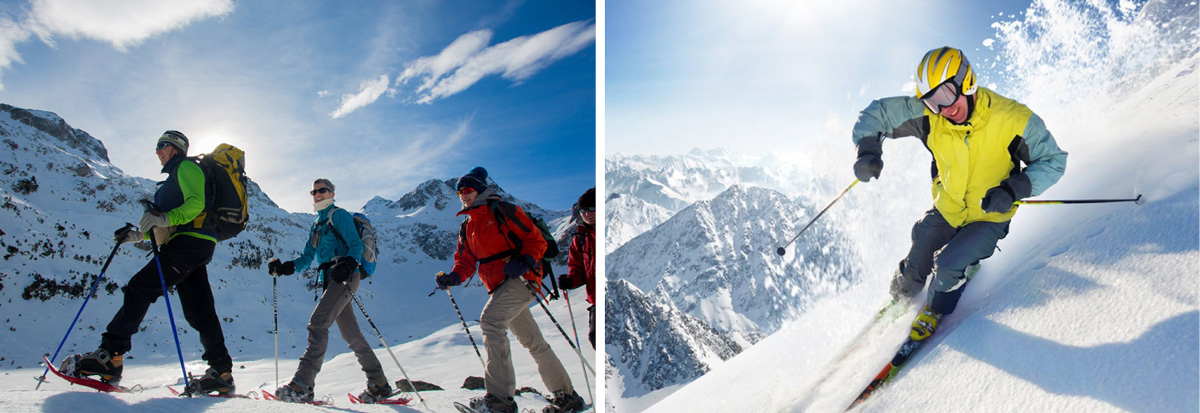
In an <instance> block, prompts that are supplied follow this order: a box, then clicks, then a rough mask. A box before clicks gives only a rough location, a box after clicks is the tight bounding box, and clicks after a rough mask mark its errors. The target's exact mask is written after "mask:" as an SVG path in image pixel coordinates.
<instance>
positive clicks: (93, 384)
mask: <svg viewBox="0 0 1200 413" xmlns="http://www.w3.org/2000/svg"><path fill="white" fill-rule="evenodd" d="M42 361H45V362H46V367H49V368H50V372H52V373H54V375H55V376H58V377H60V378H62V379H63V380H66V381H68V382H70V383H71V384H78V385H80V386H84V387H90V388H93V389H96V390H99V391H102V392H105V393H113V392H116V393H130V392H135V391H141V389H142V386H141V385H135V386H133V387H132V388H129V387H121V386H118V385H114V384H109V383H107V382H104V381H102V380H96V379H92V378H87V377H74V376H68V375H66V374H63V373H62V372H60V371H58V368H57V367H54V363H51V362H50V359H49V358H46V356H42Z"/></svg>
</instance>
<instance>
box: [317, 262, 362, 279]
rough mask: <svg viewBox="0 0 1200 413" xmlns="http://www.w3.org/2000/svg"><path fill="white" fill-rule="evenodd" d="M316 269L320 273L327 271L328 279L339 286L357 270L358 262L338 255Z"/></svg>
mask: <svg viewBox="0 0 1200 413" xmlns="http://www.w3.org/2000/svg"><path fill="white" fill-rule="evenodd" d="M317 269H318V270H321V271H324V270H326V269H329V278H330V279H332V280H333V281H334V282H336V283H338V284H341V283H344V282H346V280H349V279H350V275H352V274H354V272H355V270H357V269H358V260H355V259H354V257H350V256H347V255H340V256H337V257H333V259H332V260H330V261H329V262H327V263H324V264H321V266H320V267H317Z"/></svg>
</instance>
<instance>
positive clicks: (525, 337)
mask: <svg viewBox="0 0 1200 413" xmlns="http://www.w3.org/2000/svg"><path fill="white" fill-rule="evenodd" d="M521 281H522V280H520V279H510V280H507V281H505V282H504V283H503V284H500V287H498V288H496V290H495V291H493V292H492V296H491V298H489V299H488V302H487V305H485V306H484V307H483V314H482V315H480V317H479V325H480V326H479V328H480V329H481V330H483V347H484V348H485V349H487V355H488V360H487V372H486V373H485V375H484V380H483V383H484V386H485V387H486V388H487V392H488V393H489V394H491V395H493V396H496V397H500V398H507V397H513V396H514V395H515V394H516V392H517V380H516V374H515V373H514V372H513V365H512V350H511V349H510V348H509V344H508V331H509V330H512V333H513V335H514V336H517V341H519V342H521V345H522V346H525V348H526V349H528V350H529V354H530V355H532V356H533V360H534V362H536V363H537V365H538V374H540V375H541V376H542V382H543V383H545V384H546V388H547V389H549V390H550V391H552V392H553V391H569V390H572V387H571V378H570V377H568V376H567V370H566V369H564V368H563V365H562V362H560V361H559V360H558V356H555V355H554V352H553V351H551V350H550V344H549V343H546V339H545V338H542V331H541V330H540V329H538V326H537V323H536V322H534V321H533V314H531V313H530V312H529V305H530V304H532V303H533V299H534V297H533V293H531V292H530V291H529V289H528V288H527V287H526V286H525V283H523V282H521Z"/></svg>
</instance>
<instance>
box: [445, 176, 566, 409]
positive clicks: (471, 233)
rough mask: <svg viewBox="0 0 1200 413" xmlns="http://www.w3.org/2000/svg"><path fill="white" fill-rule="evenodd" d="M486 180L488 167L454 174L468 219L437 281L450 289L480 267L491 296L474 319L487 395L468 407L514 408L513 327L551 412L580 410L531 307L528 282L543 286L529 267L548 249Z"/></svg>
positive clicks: (522, 213)
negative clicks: (545, 391) (535, 368)
mask: <svg viewBox="0 0 1200 413" xmlns="http://www.w3.org/2000/svg"><path fill="white" fill-rule="evenodd" d="M486 182H487V170H485V169H483V167H479V166H477V167H475V168H474V169H471V172H469V173H467V174H466V175H463V177H462V178H459V179H458V183H457V185H456V188H457V191H458V197H459V200H461V201H462V204H463V209H462V211H460V212H459V213H458V215H459V216H464V215H465V216H466V217H467V220H466V221H464V222H463V224H462V231H461V232H460V234H459V237H458V250H457V251H456V252H455V253H454V269H453V270H451V271H450V272H449V273H447V274H443V275H439V276H437V278H436V282H437V285H438V288H440V289H447V288H450V287H452V286H455V285H459V284H462V283H463V282H464V281H466V280H467V279H469V278H470V277H471V276H472V275H473V274H475V273H476V272H478V273H479V278H480V279H482V280H483V284H484V285H485V286H486V287H487V289H488V294H490V295H491V297H489V298H488V302H487V304H486V305H484V307H483V314H481V315H480V316H479V328H480V329H481V330H483V347H484V348H485V349H486V350H487V355H488V360H487V370H486V372H485V374H484V378H483V383H484V387H485V388H486V389H487V394H486V395H484V396H483V397H476V398H473V399H472V400H471V401H470V406H471V408H473V409H476V410H479V411H485V412H516V411H517V404H516V402H515V401H513V396H514V395H515V394H516V392H517V381H516V373H515V372H514V370H513V365H512V357H511V356H512V354H511V349H510V347H509V343H508V331H512V333H513V335H514V336H516V337H517V341H520V342H521V345H523V346H525V348H526V349H528V350H529V354H530V355H532V356H533V360H534V362H536V363H537V365H538V373H539V374H541V376H542V382H543V383H545V384H546V387H547V388H548V389H549V390H550V391H552V392H554V397H553V399H552V400H551V408H552V410H553V411H556V412H575V411H579V410H581V409H582V408H583V406H584V402H583V398H582V397H579V395H578V394H577V393H575V389H574V387H572V385H571V378H570V377H569V376H568V375H567V370H566V369H564V368H563V365H562V362H561V361H559V359H558V356H556V355H555V354H554V351H552V350H551V349H550V344H549V343H547V342H546V339H545V338H543V337H542V331H541V330H540V329H538V326H537V323H536V322H535V321H534V320H533V314H532V313H530V312H529V305H530V304H532V303H533V300H535V299H536V298H537V297H535V296H534V293H533V291H532V290H531V288H530V287H529V285H540V284H541V281H542V277H541V275H539V274H538V273H537V272H535V271H534V269H535V268H539V267H538V265H537V263H538V262H539V261H541V259H542V254H544V253H545V252H546V240H545V239H543V238H542V234H541V232H540V231H539V230H538V228H537V227H536V226H534V224H533V222H531V221H530V220H529V217H527V216H526V215H525V211H524V210H522V209H521V207H518V206H516V205H513V204H511V203H508V202H502V201H500V195H498V194H496V192H495V191H492V190H491V189H489V188H488V187H487V184H486ZM529 283H531V284H529ZM551 408H548V410H551Z"/></svg>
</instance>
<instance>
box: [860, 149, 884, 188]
mask: <svg viewBox="0 0 1200 413" xmlns="http://www.w3.org/2000/svg"><path fill="white" fill-rule="evenodd" d="M882 170H883V159H881V158H879V155H875V154H871V153H864V154H862V155H861V156H859V157H858V160H857V161H855V162H854V176H855V177H857V178H858V180H859V181H861V182H870V181H871V178H879V172H880V171H882Z"/></svg>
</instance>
